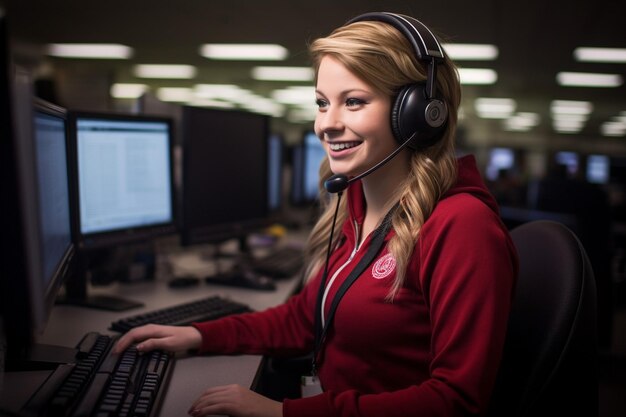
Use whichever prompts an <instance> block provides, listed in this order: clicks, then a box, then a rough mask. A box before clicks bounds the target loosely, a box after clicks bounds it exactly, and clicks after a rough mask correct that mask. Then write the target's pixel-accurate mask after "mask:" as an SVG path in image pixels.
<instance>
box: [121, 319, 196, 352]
mask: <svg viewBox="0 0 626 417" xmlns="http://www.w3.org/2000/svg"><path fill="white" fill-rule="evenodd" d="M133 343H137V350H138V351H140V352H147V351H150V350H155V349H162V350H165V351H168V352H178V351H185V350H189V349H198V348H199V347H200V345H201V344H202V335H201V334H200V332H199V331H198V330H197V329H196V328H195V327H192V326H163V325H159V324H147V325H145V326H141V327H136V328H134V329H132V330H130V331H129V332H127V333H126V334H124V335H123V336H122V337H120V339H119V340H118V341H117V343H116V344H115V346H114V347H113V353H117V354H119V353H121V352H123V351H124V350H125V349H126V348H128V347H129V346H130V345H132V344H133Z"/></svg>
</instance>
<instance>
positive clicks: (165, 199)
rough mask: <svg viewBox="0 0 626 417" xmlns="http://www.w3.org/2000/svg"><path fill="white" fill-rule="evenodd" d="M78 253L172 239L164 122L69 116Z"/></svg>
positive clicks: (168, 140) (168, 130)
mask: <svg viewBox="0 0 626 417" xmlns="http://www.w3.org/2000/svg"><path fill="white" fill-rule="evenodd" d="M70 132H71V135H70V139H71V144H72V147H71V149H72V153H73V158H72V164H73V168H74V169H75V173H76V176H75V179H76V180H75V184H74V191H75V195H76V202H77V207H76V208H77V216H76V217H75V219H76V225H75V226H76V231H77V243H78V246H79V248H80V249H90V248H97V247H111V246H114V245H119V244H121V243H126V242H134V241H140V240H147V239H151V238H153V237H157V236H161V235H164V234H168V233H174V232H175V231H176V227H175V204H174V185H173V172H174V170H173V162H172V161H173V156H172V123H171V120H170V119H168V118H160V117H149V116H138V115H128V114H106V113H91V112H70Z"/></svg>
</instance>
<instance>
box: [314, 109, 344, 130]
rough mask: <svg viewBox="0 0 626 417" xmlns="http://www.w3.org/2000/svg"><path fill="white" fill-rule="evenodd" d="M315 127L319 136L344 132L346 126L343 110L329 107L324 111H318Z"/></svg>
mask: <svg viewBox="0 0 626 417" xmlns="http://www.w3.org/2000/svg"><path fill="white" fill-rule="evenodd" d="M315 127H316V129H315V130H316V131H317V132H318V136H321V135H319V134H320V133H321V134H330V133H333V132H338V131H341V130H343V128H344V124H343V120H342V117H341V109H340V108H337V107H334V106H329V107H327V108H326V109H325V110H324V111H318V112H317V115H316V116H315Z"/></svg>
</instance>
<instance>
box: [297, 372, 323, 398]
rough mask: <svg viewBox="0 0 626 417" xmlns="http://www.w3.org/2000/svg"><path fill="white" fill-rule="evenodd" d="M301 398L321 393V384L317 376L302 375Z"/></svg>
mask: <svg viewBox="0 0 626 417" xmlns="http://www.w3.org/2000/svg"><path fill="white" fill-rule="evenodd" d="M301 385H302V386H301V391H302V398H306V397H312V396H314V395H318V394H321V393H322V392H323V391H322V384H320V380H319V378H318V377H317V376H303V377H302V383H301Z"/></svg>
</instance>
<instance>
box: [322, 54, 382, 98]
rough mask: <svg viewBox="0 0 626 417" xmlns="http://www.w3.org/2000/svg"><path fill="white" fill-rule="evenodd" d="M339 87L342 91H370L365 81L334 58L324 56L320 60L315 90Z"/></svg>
mask: <svg viewBox="0 0 626 417" xmlns="http://www.w3.org/2000/svg"><path fill="white" fill-rule="evenodd" d="M334 87H341V88H342V89H357V88H358V89H363V90H368V91H369V90H372V88H371V86H369V85H368V84H367V83H366V82H365V81H363V80H362V79H360V78H359V77H357V76H356V75H355V74H354V73H353V72H352V71H350V70H349V69H348V68H347V67H346V66H345V65H343V64H342V63H341V62H340V61H339V60H337V59H336V58H335V57H333V56H330V55H326V56H325V57H323V58H322V60H321V62H320V65H319V68H318V72H317V88H318V89H320V90H323V89H325V88H334Z"/></svg>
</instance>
